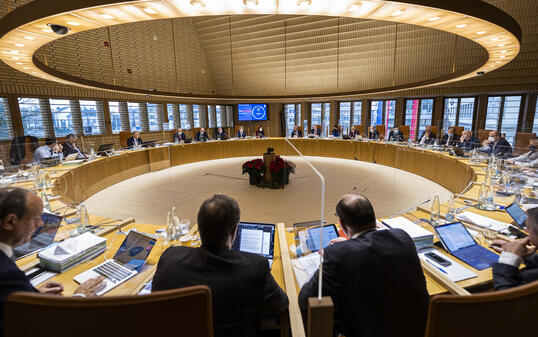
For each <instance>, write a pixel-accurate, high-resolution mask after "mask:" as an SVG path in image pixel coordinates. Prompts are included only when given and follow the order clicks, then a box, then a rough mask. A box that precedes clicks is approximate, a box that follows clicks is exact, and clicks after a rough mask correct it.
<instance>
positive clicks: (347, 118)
mask: <svg viewBox="0 0 538 337" xmlns="http://www.w3.org/2000/svg"><path fill="white" fill-rule="evenodd" d="M338 124H340V125H342V129H343V130H349V129H350V128H351V102H340V119H339V121H338Z"/></svg>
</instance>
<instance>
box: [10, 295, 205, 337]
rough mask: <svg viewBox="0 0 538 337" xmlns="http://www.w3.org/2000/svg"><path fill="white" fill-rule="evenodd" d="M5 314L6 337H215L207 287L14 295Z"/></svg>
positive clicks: (11, 296)
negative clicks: (86, 294)
mask: <svg viewBox="0 0 538 337" xmlns="http://www.w3.org/2000/svg"><path fill="white" fill-rule="evenodd" d="M4 309H5V310H4V333H5V337H15V336H18V337H30V336H44V335H47V336H57V337H71V336H79V337H85V336H88V337H90V336H91V337H95V336H172V335H180V336H189V337H211V336H213V317H212V309H211V293H210V290H209V288H208V287H207V286H194V287H187V288H181V289H174V290H167V291H158V292H154V293H152V294H150V295H140V296H105V297H88V298H81V297H68V296H53V295H41V294H38V293H31V292H17V293H13V294H11V295H10V296H9V297H8V298H7V300H6V301H5V306H4ZM29 322H31V324H28V323H29ZM44 330H45V331H48V332H47V333H45V334H44V333H43V331H44ZM49 332H50V333H49Z"/></svg>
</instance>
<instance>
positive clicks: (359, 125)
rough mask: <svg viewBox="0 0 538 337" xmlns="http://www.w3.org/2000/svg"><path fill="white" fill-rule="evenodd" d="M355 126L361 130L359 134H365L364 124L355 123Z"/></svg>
mask: <svg viewBox="0 0 538 337" xmlns="http://www.w3.org/2000/svg"><path fill="white" fill-rule="evenodd" d="M353 127H354V128H355V130H357V131H358V132H359V135H363V134H364V126H363V125H362V124H357V125H353Z"/></svg>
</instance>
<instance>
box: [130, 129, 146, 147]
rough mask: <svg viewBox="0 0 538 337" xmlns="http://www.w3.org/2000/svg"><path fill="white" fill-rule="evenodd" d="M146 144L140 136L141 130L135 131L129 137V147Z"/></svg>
mask: <svg viewBox="0 0 538 337" xmlns="http://www.w3.org/2000/svg"><path fill="white" fill-rule="evenodd" d="M143 144H144V141H142V138H140V132H138V131H133V133H132V136H131V138H129V139H127V147H135V145H136V146H138V147H140V146H142V145H143Z"/></svg>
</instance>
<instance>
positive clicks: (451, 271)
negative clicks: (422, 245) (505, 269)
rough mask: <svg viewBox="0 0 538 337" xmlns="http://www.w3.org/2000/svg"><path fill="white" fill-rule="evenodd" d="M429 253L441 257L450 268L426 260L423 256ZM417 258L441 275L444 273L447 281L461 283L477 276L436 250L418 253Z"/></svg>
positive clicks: (428, 259)
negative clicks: (438, 271) (448, 262)
mask: <svg viewBox="0 0 538 337" xmlns="http://www.w3.org/2000/svg"><path fill="white" fill-rule="evenodd" d="M429 252H432V253H434V254H436V255H438V256H441V257H442V258H443V259H445V260H448V261H450V262H451V264H450V266H448V267H445V266H442V265H440V264H439V263H437V262H436V261H434V260H432V259H430V258H427V257H426V256H425V255H424V254H426V253H429ZM418 256H419V257H420V259H421V260H424V261H426V263H429V264H431V265H432V266H434V267H435V268H437V269H438V270H440V271H441V272H442V273H444V274H445V275H446V276H447V277H448V278H449V279H451V280H452V281H454V282H458V281H462V280H466V279H470V278H473V277H477V276H478V275H477V274H475V273H473V272H472V271H470V270H469V269H467V268H465V267H464V266H462V265H461V264H460V263H459V262H457V261H456V260H454V259H451V258H449V257H448V256H446V255H445V254H441V253H440V252H438V251H437V249H432V250H428V251H423V252H420V253H418Z"/></svg>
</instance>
